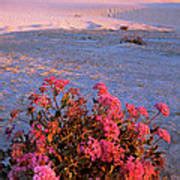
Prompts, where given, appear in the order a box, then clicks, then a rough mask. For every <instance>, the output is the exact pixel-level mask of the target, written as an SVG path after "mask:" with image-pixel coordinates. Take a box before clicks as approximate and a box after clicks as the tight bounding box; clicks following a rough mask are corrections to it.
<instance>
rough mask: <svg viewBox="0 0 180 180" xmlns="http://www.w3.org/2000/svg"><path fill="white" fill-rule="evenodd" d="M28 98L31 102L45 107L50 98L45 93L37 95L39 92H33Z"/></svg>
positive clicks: (48, 103) (49, 103) (47, 105)
mask: <svg viewBox="0 0 180 180" xmlns="http://www.w3.org/2000/svg"><path fill="white" fill-rule="evenodd" d="M30 99H31V100H32V103H33V104H36V105H38V106H41V107H44V108H47V107H49V106H50V105H51V100H50V98H49V97H48V96H47V95H44V94H42V95H39V94H35V93H33V94H32V95H31V96H30Z"/></svg>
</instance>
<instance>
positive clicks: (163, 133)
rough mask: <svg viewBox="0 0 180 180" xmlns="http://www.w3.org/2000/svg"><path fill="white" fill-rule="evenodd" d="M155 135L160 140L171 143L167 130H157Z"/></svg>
mask: <svg viewBox="0 0 180 180" xmlns="http://www.w3.org/2000/svg"><path fill="white" fill-rule="evenodd" d="M157 134H158V135H159V137H160V138H162V139H163V140H164V141H166V142H167V143H170V142H171V136H170V134H169V132H168V131H167V130H165V129H162V128H159V129H158V131H157Z"/></svg>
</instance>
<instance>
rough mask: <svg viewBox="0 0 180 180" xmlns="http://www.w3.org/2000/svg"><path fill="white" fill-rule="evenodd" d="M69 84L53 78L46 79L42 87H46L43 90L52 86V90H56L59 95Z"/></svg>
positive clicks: (66, 81)
mask: <svg viewBox="0 0 180 180" xmlns="http://www.w3.org/2000/svg"><path fill="white" fill-rule="evenodd" d="M67 84H69V81H68V80H64V79H57V78H56V77H54V76H51V77H50V78H46V79H45V80H44V83H43V85H42V86H41V88H42V87H44V88H42V89H46V88H47V86H50V87H51V88H53V89H54V90H56V92H57V93H59V92H60V91H62V90H63V89H64V88H65V86H66V85H67Z"/></svg>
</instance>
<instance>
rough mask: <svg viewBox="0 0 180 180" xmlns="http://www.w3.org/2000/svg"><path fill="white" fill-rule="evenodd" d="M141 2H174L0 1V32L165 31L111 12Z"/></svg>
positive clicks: (137, 6)
mask: <svg viewBox="0 0 180 180" xmlns="http://www.w3.org/2000/svg"><path fill="white" fill-rule="evenodd" d="M140 2H141V3H142V2H143V3H150V2H151V3H152V2H177V1H155V0H151V1H149V0H148V1H140V0H135V1H130V2H129V1H128V3H127V1H122V0H113V1H108V0H104V1H103V0H97V1H95V0H91V1H84V0H83V1H82V0H73V1H72V0H71V1H70V0H66V1H65V0H62V1H58V0H52V1H50V0H45V1H42V0H36V1H35V0H27V1H25V0H0V33H6V32H11V31H25V30H34V29H35V30H37V29H47V28H51V29H54V28H64V29H119V28H120V27H121V26H122V25H127V26H129V28H130V29H140V30H157V31H169V30H171V28H163V27H161V28H159V27H156V26H150V25H147V24H146V23H137V22H136V21H133V22H129V20H123V19H117V18H114V17H112V16H111V14H112V13H113V14H119V13H121V12H127V11H133V10H137V9H142V8H143V7H144V6H145V5H143V4H140Z"/></svg>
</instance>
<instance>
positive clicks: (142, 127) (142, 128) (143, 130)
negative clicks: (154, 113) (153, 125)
mask: <svg viewBox="0 0 180 180" xmlns="http://www.w3.org/2000/svg"><path fill="white" fill-rule="evenodd" d="M137 131H138V135H139V138H140V139H141V140H142V141H144V140H145V139H146V136H147V135H149V134H150V129H149V126H148V125H147V124H144V123H142V122H139V123H138V124H137Z"/></svg>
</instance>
